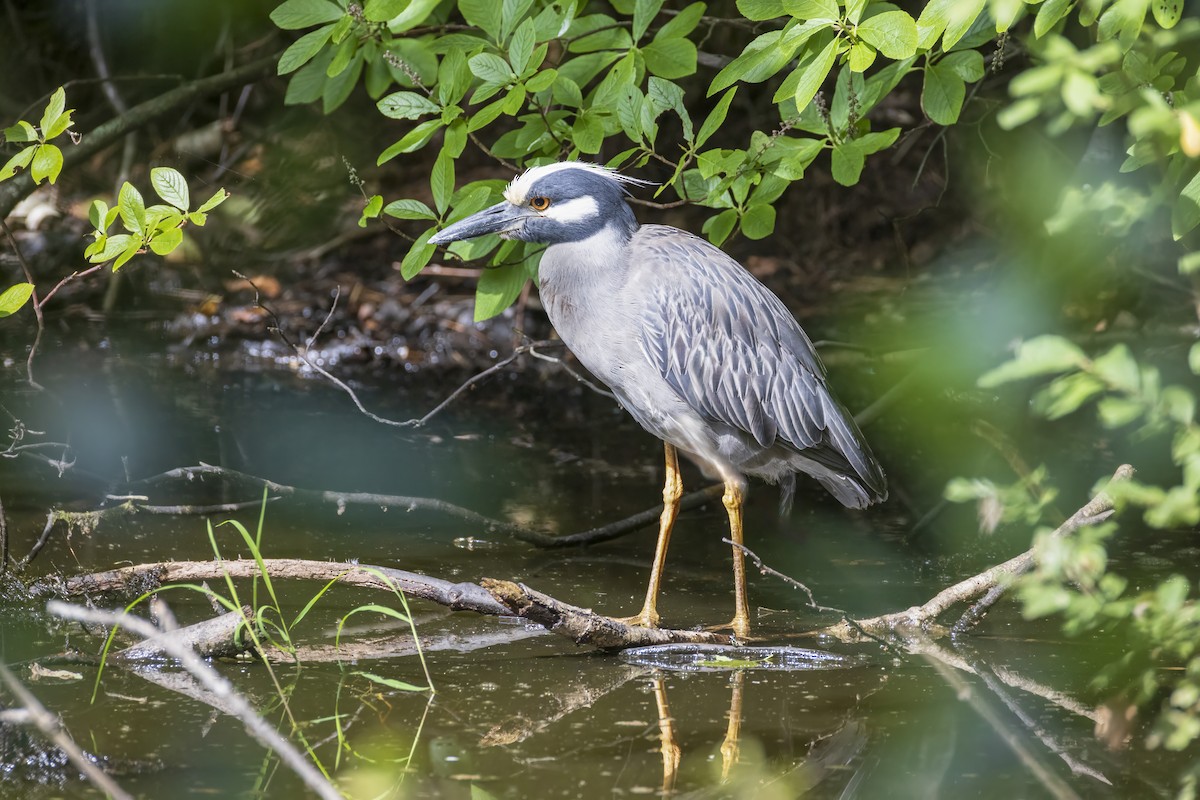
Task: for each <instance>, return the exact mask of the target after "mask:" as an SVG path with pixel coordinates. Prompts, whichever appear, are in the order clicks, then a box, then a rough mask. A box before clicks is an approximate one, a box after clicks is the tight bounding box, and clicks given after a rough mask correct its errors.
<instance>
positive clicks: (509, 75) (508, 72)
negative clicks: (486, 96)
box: [467, 53, 516, 85]
mask: <svg viewBox="0 0 1200 800" xmlns="http://www.w3.org/2000/svg"><path fill="white" fill-rule="evenodd" d="M467 63H468V64H469V65H470V67H471V72H472V73H473V74H474V75H475V76H476V77H478V78H480V79H481V80H485V81H488V82H489V83H498V84H501V85H507V84H508V83H510V82H511V81H512V80H513V79H514V78H516V75H514V74H513V71H512V67H510V66H509V65H508V62H507V61H505V60H504V59H503V58H501V57H500V56H497V55H493V54H491V53H479V54H478V55H474V56H471V57H470V58H469V59H468V60H467Z"/></svg>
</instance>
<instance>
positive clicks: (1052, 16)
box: [1033, 0, 1075, 39]
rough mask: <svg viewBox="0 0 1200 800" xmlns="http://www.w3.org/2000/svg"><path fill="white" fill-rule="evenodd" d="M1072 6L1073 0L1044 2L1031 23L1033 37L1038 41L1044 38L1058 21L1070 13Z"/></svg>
mask: <svg viewBox="0 0 1200 800" xmlns="http://www.w3.org/2000/svg"><path fill="white" fill-rule="evenodd" d="M1074 5H1075V0H1046V2H1044V3H1042V5H1041V8H1039V9H1038V12H1037V17H1036V18H1035V19H1034V21H1033V35H1034V36H1035V37H1037V38H1038V39H1040V38H1042V37H1043V36H1045V35H1046V33H1047V32H1048V31H1049V30H1050V29H1051V28H1053V27H1054V26H1055V25H1057V24H1058V21H1059V20H1061V19H1062V18H1063V17H1065V16H1066V15H1067V14H1068V13H1070V11H1071V7H1072V6H1074Z"/></svg>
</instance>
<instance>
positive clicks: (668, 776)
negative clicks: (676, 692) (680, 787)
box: [654, 678, 683, 795]
mask: <svg viewBox="0 0 1200 800" xmlns="http://www.w3.org/2000/svg"><path fill="white" fill-rule="evenodd" d="M654 702H655V704H656V705H657V706H658V738H659V750H660V751H661V753H662V763H663V782H662V790H663V794H664V795H667V794H670V793H671V792H673V791H674V790H675V775H676V774H677V773H678V772H679V759H680V756H681V755H682V754H683V751H682V750H680V748H679V742H678V741H676V739H675V719H674V718H673V717H672V716H671V708H670V706H668V705H667V687H666V686H664V685H663V679H662V678H655V679H654Z"/></svg>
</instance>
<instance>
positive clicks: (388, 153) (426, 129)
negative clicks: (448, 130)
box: [375, 119, 445, 166]
mask: <svg viewBox="0 0 1200 800" xmlns="http://www.w3.org/2000/svg"><path fill="white" fill-rule="evenodd" d="M444 124H445V123H444V122H442V121H441V120H440V119H427V120H425V121H424V122H422V123H421V124H420V125H417V126H416V127H415V128H413V129H412V130H411V131H409V132H408V133H406V134H404V136H402V137H400V139H399V140H398V141H396V142H395V143H394V144H392V146H391V147H389V148H387V149H386V150H384V151H383V152H382V153H380V154H379V158H378V159H376V161H375V164H376V166H379V165H380V164H385V163H387V162H388V161H391V160H392V159H393V158H395V157H396V156H398V155H400V154H401V153H411V152H413V151H414V150H419V149H421V148H422V147H424V146H425V144H426V143H427V142H428V141H429V140H430V139H432V138H433V135H434V134H435V133H437V132H438V131H439V130H441V129H442V126H443V125H444Z"/></svg>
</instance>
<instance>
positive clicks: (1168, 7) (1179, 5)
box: [1150, 0, 1183, 29]
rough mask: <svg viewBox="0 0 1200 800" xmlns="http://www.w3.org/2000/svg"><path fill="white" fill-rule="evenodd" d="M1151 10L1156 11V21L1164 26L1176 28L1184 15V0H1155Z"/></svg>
mask: <svg viewBox="0 0 1200 800" xmlns="http://www.w3.org/2000/svg"><path fill="white" fill-rule="evenodd" d="M1150 10H1151V11H1153V12H1154V21H1155V22H1157V23H1158V24H1159V25H1160V26H1162V27H1163V28H1167V29H1170V28H1174V27H1175V25H1176V24H1177V23H1178V22H1179V18H1180V16H1182V15H1183V0H1153V1H1152V2H1151V3H1150Z"/></svg>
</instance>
